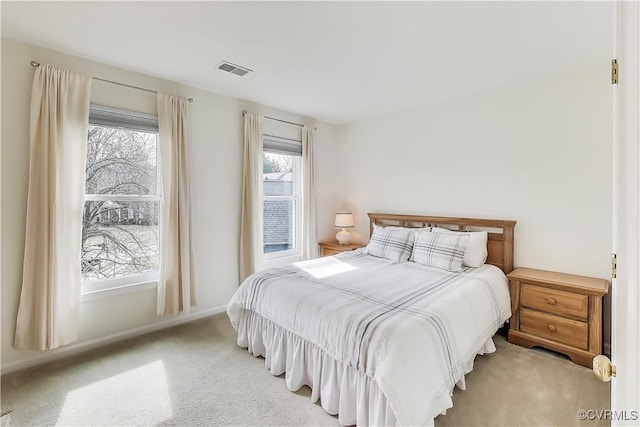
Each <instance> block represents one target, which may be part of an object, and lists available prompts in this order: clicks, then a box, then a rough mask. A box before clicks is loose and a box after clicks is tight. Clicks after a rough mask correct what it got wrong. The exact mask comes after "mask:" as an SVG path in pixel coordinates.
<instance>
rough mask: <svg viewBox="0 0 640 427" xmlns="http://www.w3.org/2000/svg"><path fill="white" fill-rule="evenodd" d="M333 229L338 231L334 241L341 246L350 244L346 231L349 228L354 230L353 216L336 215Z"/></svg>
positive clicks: (345, 213)
mask: <svg viewBox="0 0 640 427" xmlns="http://www.w3.org/2000/svg"><path fill="white" fill-rule="evenodd" d="M334 227H335V228H339V229H340V231H339V232H338V234H336V240H337V241H338V243H340V244H341V245H348V244H349V242H351V234H349V232H348V231H347V229H349V228H354V227H355V225H354V224H353V215H352V214H351V212H338V213H337V214H336V222H335V224H334Z"/></svg>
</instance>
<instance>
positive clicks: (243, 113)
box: [242, 110, 318, 141]
mask: <svg viewBox="0 0 640 427" xmlns="http://www.w3.org/2000/svg"><path fill="white" fill-rule="evenodd" d="M245 113H248V111H247V110H242V115H243V116H244V115H245ZM263 117H264V118H265V119H269V120H275V121H276V122H282V123H287V124H290V125H293V126H300V127H304V125H301V124H300V123H294V122H288V121H286V120H282V119H276V118H275V117H269V116H263ZM317 129H318V128H316V127H315V126H314V127H313V130H317ZM296 141H297V140H296Z"/></svg>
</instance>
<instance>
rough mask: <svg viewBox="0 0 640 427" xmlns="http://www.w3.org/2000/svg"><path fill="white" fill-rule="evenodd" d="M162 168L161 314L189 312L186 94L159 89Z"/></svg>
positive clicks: (192, 283) (192, 286) (192, 293)
mask: <svg viewBox="0 0 640 427" xmlns="http://www.w3.org/2000/svg"><path fill="white" fill-rule="evenodd" d="M158 128H159V138H160V163H161V168H162V195H163V202H162V248H161V254H162V255H161V259H162V261H161V266H160V281H159V284H158V304H157V313H158V315H160V316H162V315H175V314H178V313H180V312H182V313H189V311H190V309H191V306H193V305H196V303H197V298H196V297H197V295H196V280H195V274H194V257H193V246H192V242H193V239H192V230H191V198H190V197H191V193H190V187H191V184H190V177H189V132H188V128H189V110H188V101H187V99H186V98H181V97H176V96H171V95H167V94H164V93H158Z"/></svg>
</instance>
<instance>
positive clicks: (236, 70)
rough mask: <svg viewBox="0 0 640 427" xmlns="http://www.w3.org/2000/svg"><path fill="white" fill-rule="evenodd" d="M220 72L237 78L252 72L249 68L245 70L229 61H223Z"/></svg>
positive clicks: (219, 67)
mask: <svg viewBox="0 0 640 427" xmlns="http://www.w3.org/2000/svg"><path fill="white" fill-rule="evenodd" d="M218 70H222V71H226V72H228V73H231V74H235V75H236V76H244V75H245V74H249V73H250V72H251V71H252V70H250V69H248V68H244V67H241V66H239V65H236V64H232V63H231V62H227V61H222V62H221V63H220V65H218Z"/></svg>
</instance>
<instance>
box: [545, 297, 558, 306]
mask: <svg viewBox="0 0 640 427" xmlns="http://www.w3.org/2000/svg"><path fill="white" fill-rule="evenodd" d="M547 302H548V303H549V304H551V305H556V300H554V299H553V298H547Z"/></svg>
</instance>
